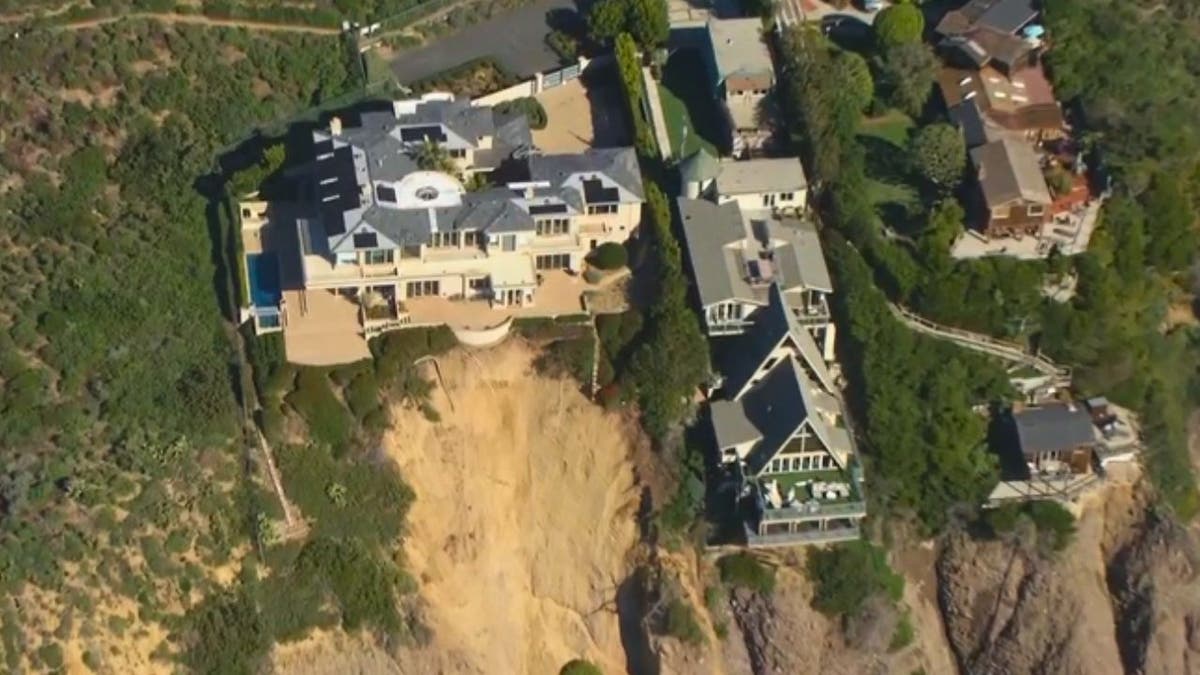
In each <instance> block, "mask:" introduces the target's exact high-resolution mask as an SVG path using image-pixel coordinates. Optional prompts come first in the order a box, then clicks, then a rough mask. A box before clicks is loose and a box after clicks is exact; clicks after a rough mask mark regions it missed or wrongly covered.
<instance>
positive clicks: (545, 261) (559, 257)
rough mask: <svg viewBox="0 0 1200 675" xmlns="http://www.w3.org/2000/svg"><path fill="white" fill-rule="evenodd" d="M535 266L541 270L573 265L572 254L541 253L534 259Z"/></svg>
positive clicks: (565, 267)
mask: <svg viewBox="0 0 1200 675" xmlns="http://www.w3.org/2000/svg"><path fill="white" fill-rule="evenodd" d="M534 266H535V267H537V268H538V269H539V270H561V269H567V268H569V267H570V266H571V256H570V254H568V253H554V254H552V255H539V256H538V257H537V259H536V260H535V261H534Z"/></svg>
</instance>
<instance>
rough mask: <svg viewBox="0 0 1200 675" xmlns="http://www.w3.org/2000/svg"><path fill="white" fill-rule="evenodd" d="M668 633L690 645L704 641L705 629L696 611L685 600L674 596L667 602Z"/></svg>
mask: <svg viewBox="0 0 1200 675" xmlns="http://www.w3.org/2000/svg"><path fill="white" fill-rule="evenodd" d="M666 630H667V635H670V636H671V637H673V638H676V639H678V640H679V641H680V642H684V643H686V644H689V645H693V646H695V645H700V644H703V643H704V631H703V630H702V629H701V628H700V622H699V621H697V620H696V611H695V610H694V609H692V606H691V605H690V604H688V603H687V601H685V600H681V599H680V598H674V599H672V600H671V602H669V603H667V623H666Z"/></svg>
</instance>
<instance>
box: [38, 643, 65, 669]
mask: <svg viewBox="0 0 1200 675" xmlns="http://www.w3.org/2000/svg"><path fill="white" fill-rule="evenodd" d="M37 655H38V659H39V660H41V662H42V665H44V666H46V668H47V669H49V670H58V669H59V668H62V667H63V651H62V645H60V644H58V643H57V642H48V643H46V644H44V645H42V646H41V647H38V651H37Z"/></svg>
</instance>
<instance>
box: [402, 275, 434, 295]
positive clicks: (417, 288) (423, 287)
mask: <svg viewBox="0 0 1200 675" xmlns="http://www.w3.org/2000/svg"><path fill="white" fill-rule="evenodd" d="M441 288H442V284H441V282H440V281H438V280H436V279H427V280H425V281H410V282H408V285H407V286H406V287H405V290H406V291H407V295H408V297H410V298H419V297H422V296H426V295H441Z"/></svg>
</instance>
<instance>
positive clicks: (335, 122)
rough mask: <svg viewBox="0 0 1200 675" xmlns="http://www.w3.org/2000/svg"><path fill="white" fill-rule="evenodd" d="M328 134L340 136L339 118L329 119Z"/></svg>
mask: <svg viewBox="0 0 1200 675" xmlns="http://www.w3.org/2000/svg"><path fill="white" fill-rule="evenodd" d="M329 133H331V134H333V135H334V136H341V135H342V118H340V117H331V118H329Z"/></svg>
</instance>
